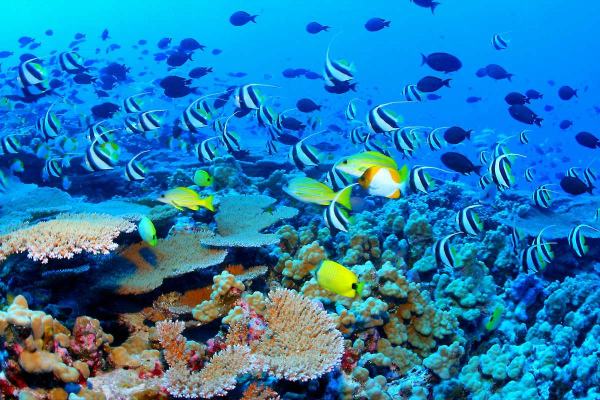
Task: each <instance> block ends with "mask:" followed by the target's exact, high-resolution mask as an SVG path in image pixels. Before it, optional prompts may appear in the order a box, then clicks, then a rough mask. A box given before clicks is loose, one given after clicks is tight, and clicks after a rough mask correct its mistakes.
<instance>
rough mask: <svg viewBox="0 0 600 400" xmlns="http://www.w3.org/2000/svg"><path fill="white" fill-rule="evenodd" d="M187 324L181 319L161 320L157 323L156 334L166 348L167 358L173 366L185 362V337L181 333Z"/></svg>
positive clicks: (168, 362)
mask: <svg viewBox="0 0 600 400" xmlns="http://www.w3.org/2000/svg"><path fill="white" fill-rule="evenodd" d="M184 329H185V324H184V323H183V322H181V321H175V322H173V321H159V322H157V323H156V334H157V336H158V340H159V342H160V345H161V346H162V348H163V349H164V355H165V360H167V364H169V366H170V367H171V368H173V367H175V366H176V365H177V364H179V363H182V362H185V361H183V360H184V355H185V342H186V340H185V337H183V335H182V334H181V333H182V332H183V330H184Z"/></svg>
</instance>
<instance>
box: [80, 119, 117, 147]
mask: <svg viewBox="0 0 600 400" xmlns="http://www.w3.org/2000/svg"><path fill="white" fill-rule="evenodd" d="M104 122H106V121H100V122H96V123H95V124H93V125H90V127H89V128H88V132H87V137H88V140H89V141H90V142H93V141H94V140H97V141H98V144H104V143H107V142H110V141H111V140H112V138H111V137H110V136H109V135H110V134H111V133H112V132H115V131H116V129H106V128H105V127H103V126H102V124H103V123H104Z"/></svg>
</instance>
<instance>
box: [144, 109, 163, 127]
mask: <svg viewBox="0 0 600 400" xmlns="http://www.w3.org/2000/svg"><path fill="white" fill-rule="evenodd" d="M164 111H166V110H150V111H144V112H143V113H140V115H139V116H138V124H139V127H140V128H141V129H142V130H143V131H144V132H150V131H154V130H156V129H160V119H159V118H158V117H157V116H156V113H159V112H164Z"/></svg>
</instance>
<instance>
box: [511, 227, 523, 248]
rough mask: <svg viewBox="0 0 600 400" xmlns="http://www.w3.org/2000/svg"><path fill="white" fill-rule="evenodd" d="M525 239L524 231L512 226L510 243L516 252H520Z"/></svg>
mask: <svg viewBox="0 0 600 400" xmlns="http://www.w3.org/2000/svg"><path fill="white" fill-rule="evenodd" d="M522 241H523V232H521V230H520V229H519V228H517V227H515V226H513V227H512V230H511V232H510V243H511V247H512V249H513V251H514V253H515V254H518V252H519V248H520V247H521V242H522Z"/></svg>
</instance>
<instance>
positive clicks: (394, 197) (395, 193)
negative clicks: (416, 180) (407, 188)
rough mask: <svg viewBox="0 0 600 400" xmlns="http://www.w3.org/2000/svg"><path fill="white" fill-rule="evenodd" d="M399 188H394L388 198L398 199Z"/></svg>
mask: <svg viewBox="0 0 600 400" xmlns="http://www.w3.org/2000/svg"><path fill="white" fill-rule="evenodd" d="M400 193H401V192H400V189H396V190H394V192H393V193H392V194H390V195H389V196H388V198H389V199H399V198H400Z"/></svg>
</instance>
